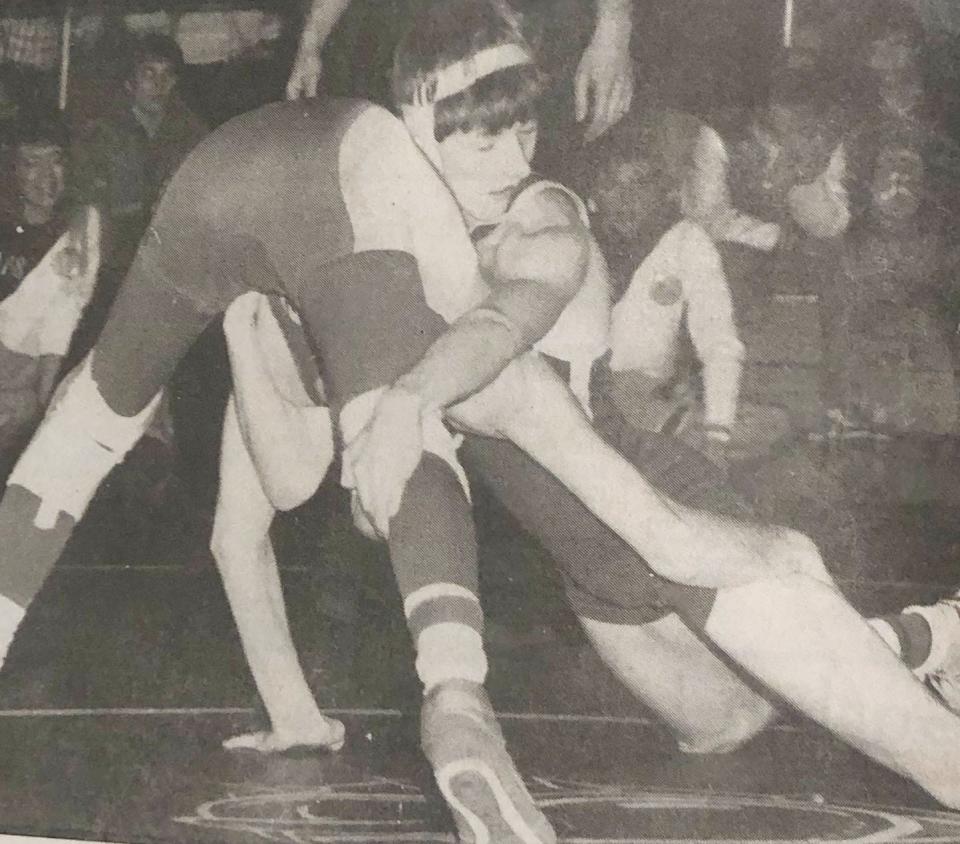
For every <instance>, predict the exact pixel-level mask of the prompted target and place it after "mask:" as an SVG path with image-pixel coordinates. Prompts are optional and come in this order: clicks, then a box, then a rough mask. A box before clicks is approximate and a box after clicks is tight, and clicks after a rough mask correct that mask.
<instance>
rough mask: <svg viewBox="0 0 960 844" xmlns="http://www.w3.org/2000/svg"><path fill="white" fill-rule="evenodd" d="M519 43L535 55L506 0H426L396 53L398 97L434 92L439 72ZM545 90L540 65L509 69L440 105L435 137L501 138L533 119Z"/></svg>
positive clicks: (410, 100) (403, 101) (402, 101)
mask: <svg viewBox="0 0 960 844" xmlns="http://www.w3.org/2000/svg"><path fill="white" fill-rule="evenodd" d="M501 44H516V45H517V46H519V47H521V48H523V49H526V50H527V51H528V52H529V53H530V55H531V57H534V56H535V52H534V50H533V48H532V46H531V45H530V44H529V43H528V41H527V39H526V38H525V37H524V35H523V33H522V31H521V19H520V17H519V15H518V14H516V13H515V12H513V11H512V10H511V9H510V8H509V7H508V6H507V5H506V3H504V2H502V0H427V1H426V2H424V3H423V4H422V6H421V8H420V10H419V13H418V14H416V15H415V16H414V19H413V20H412V22H411V24H410V27H409V29H408V30H407V32H406V34H405V35H404V37H403V38H402V39H401V41H400V44H399V45H398V47H397V50H396V52H395V54H394V63H393V78H392V82H393V96H394V100H395V101H396V103H397V104H398V105H403V104H408V103H413V102H415V101H416V100H417V97H418V95H419V94H420V93H421V92H424V91H426V92H427V93H428V94H429V93H430V91H431V86H435V84H436V74H437V72H438V71H439V70H441V69H442V68H444V67H447V66H449V65H451V64H454V63H455V62H458V61H462V60H464V59H469V58H470V57H471V56H474V55H476V54H477V53H479V52H480V51H481V50H484V49H486V48H488V47H495V46H499V45H501ZM545 87H546V78H545V76H544V74H543V73H542V72H541V71H540V69H539V68H538V67H537V65H536V63H535V62H532V63H531V64H526V65H517V66H514V67H508V68H504V69H503V70H498V71H495V72H494V73H491V74H489V75H488V76H484V77H482V78H481V79H479V80H477V82H475V83H474V84H473V85H471V86H470V87H469V88H467V89H466V90H465V91H461V92H459V93H457V94H453V95H452V96H449V97H444V98H443V99H442V100H438V101H437V102H436V104H435V115H436V122H435V127H434V136H435V137H436V139H437V140H438V141H442V140H443V139H444V138H446V137H448V136H449V135H451V134H453V133H454V132H457V131H461V132H468V131H471V130H473V129H480V130H482V131H485V132H490V133H496V132H499V131H500V130H502V129H504V128H506V127H508V126H512V125H513V124H514V123H520V122H524V121H527V120H531V119H533V118H535V117H536V116H537V106H538V103H539V100H540V97H541V96H542V94H543V91H544V89H545Z"/></svg>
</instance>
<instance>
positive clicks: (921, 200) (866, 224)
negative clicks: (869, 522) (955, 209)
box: [835, 126, 960, 434]
mask: <svg viewBox="0 0 960 844" xmlns="http://www.w3.org/2000/svg"><path fill="white" fill-rule="evenodd" d="M901 128H902V133H901V134H898V133H896V132H893V131H891V132H888V133H887V134H886V135H885V136H884V137H883V138H882V139H880V140H878V142H877V143H876V144H875V145H874V146H873V147H872V149H869V150H867V151H865V152H864V155H865V156H867V157H868V158H869V162H868V164H869V166H867V167H866V169H867V184H866V185H865V190H864V193H865V197H866V198H865V204H866V207H865V208H864V210H863V213H862V217H861V219H860V220H859V221H858V225H857V226H856V227H855V228H854V230H853V231H852V233H851V237H850V239H849V242H848V243H847V244H846V247H845V249H844V253H843V260H842V263H841V267H842V273H841V276H840V279H839V282H838V294H839V295H838V296H836V297H835V301H837V302H838V305H837V306H836V310H837V311H838V312H839V315H840V331H839V332H838V337H839V346H838V351H839V352H841V353H842V354H841V356H840V358H839V363H840V375H841V378H840V381H841V386H842V388H843V399H844V402H845V403H844V406H843V410H844V413H845V414H846V415H847V416H848V417H850V418H853V419H858V420H861V421H862V423H863V424H865V425H867V426H880V427H883V428H887V429H892V430H894V431H918V432H923V433H940V434H942V433H952V432H955V431H956V423H957V397H956V388H955V383H954V372H953V368H954V367H953V360H952V357H951V352H950V345H949V344H950V342H951V340H952V339H953V336H954V335H955V329H956V320H957V308H956V302H957V300H958V291H960V283H958V280H957V273H958V270H960V250H958V248H957V246H956V244H955V241H954V240H953V239H952V238H951V237H950V236H949V234H948V233H947V231H946V230H945V224H946V222H947V220H946V215H945V213H944V209H943V208H942V207H940V205H939V204H938V203H937V202H936V195H937V194H936V192H935V191H933V190H931V189H930V188H929V183H930V181H931V175H932V174H931V172H930V167H929V166H928V164H927V162H926V161H925V157H924V155H923V150H922V146H920V145H918V144H917V137H916V135H915V133H914V132H912V131H910V127H909V126H903V127H901Z"/></svg>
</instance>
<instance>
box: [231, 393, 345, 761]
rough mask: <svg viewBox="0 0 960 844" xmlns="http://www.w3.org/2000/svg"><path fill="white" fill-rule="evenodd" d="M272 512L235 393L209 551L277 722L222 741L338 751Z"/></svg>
mask: <svg viewBox="0 0 960 844" xmlns="http://www.w3.org/2000/svg"><path fill="white" fill-rule="evenodd" d="M275 513H276V510H275V509H274V507H273V505H272V504H271V503H270V501H269V499H268V498H267V496H266V493H265V492H264V490H263V487H262V486H261V484H260V481H259V478H258V476H257V471H256V468H255V467H254V465H253V461H252V459H251V457H250V454H249V452H248V451H247V448H246V445H245V443H244V440H243V437H242V436H241V433H240V426H239V424H238V421H237V412H236V406H235V404H234V401H233V399H232V398H231V400H230V402H229V403H228V405H227V411H226V414H225V417H224V430H223V449H222V453H221V457H220V494H219V497H218V499H217V514H216V520H215V523H214V528H213V542H212V550H213V555H214V558H215V559H216V561H217V567H218V568H219V570H220V574H221V576H222V578H223V584H224V588H225V589H226V593H227V598H228V600H229V601H230V607H231V609H232V611H233V615H234V619H235V620H236V623H237V629H238V630H239V632H240V640H241V642H242V643H243V649H244V653H245V654H246V657H247V661H248V663H249V665H250V670H251V672H252V673H253V678H254V681H255V682H256V684H257V689H258V691H259V692H260V696H261V698H262V699H263V703H264V705H265V706H266V709H267V713H268V714H269V716H270V721H271V724H272V729H271V731H270V732H258V733H252V734H247V735H241V736H236V737H234V738H232V739H228V740H227V741H226V742H224V746H226V747H229V748H251V749H254V750H260V751H264V752H270V751H280V750H285V749H287V748H289V747H292V746H294V745H311V746H317V747H328V748H330V749H332V750H339V749H340V747H342V746H343V739H344V729H343V725H342V724H341V723H340V722H339V721H334V720H331V719H329V718H326V717H325V716H324V715H323V714H322V713H321V712H320V710H319V709H318V707H317V703H316V701H315V700H314V697H313V693H312V692H311V691H310V687H309V686H308V685H307V682H306V679H305V677H304V674H303V669H302V667H301V666H300V662H299V660H298V659H297V653H296V648H295V647H294V644H293V640H292V638H291V636H290V627H289V624H288V621H287V614H286V608H285V605H284V600H283V590H282V587H281V584H280V576H279V573H278V571H277V561H276V558H275V557H274V554H273V546H272V544H271V542H270V525H271V523H272V521H273V517H274V514H275Z"/></svg>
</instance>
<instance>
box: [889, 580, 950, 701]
mask: <svg viewBox="0 0 960 844" xmlns="http://www.w3.org/2000/svg"><path fill="white" fill-rule="evenodd" d="M903 613H904V615H906V614H908V613H914V614H916V615H919V616H922V617H923V618H924V620H925V621H926V622H927V624H928V625H929V627H930V655H929V656H928V657H927V659H926V660H925V661H924V663H923V665H920V666H918V667H917V668H914V669H913V673H914V674H915V675H916V676H917V677H919V678H920V679H921V680H925V681H926V682H927V683H928V684H929V685H930V687H931V688H932V689H933V690H934V691H935V692H936V693H937V694H938V695H939V696H940V698H941V699H942V700H943V702H944V703H945V704H946V706H947V707H948V708H949V709H951V710H952V711H953V712H956V713H957V714H958V715H960V592H957V593H955V594H953V595H949V596H947V597H946V598H941V599H940V600H939V601H937V603H935V604H931V605H929V606H925V607H922V606H915V607H907V608H906V609H904V610H903Z"/></svg>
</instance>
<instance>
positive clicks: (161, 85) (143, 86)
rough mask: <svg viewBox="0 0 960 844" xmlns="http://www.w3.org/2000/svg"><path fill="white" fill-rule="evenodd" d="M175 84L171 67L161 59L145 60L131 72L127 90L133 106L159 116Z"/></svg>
mask: <svg viewBox="0 0 960 844" xmlns="http://www.w3.org/2000/svg"><path fill="white" fill-rule="evenodd" d="M176 84H177V76H176V72H175V71H174V69H173V65H171V64H170V62H168V61H164V60H163V59H147V60H146V61H142V62H140V63H139V64H138V65H137V66H136V68H135V69H134V71H133V79H131V80H130V81H129V82H128V83H127V89H128V90H129V91H130V94H131V96H132V97H133V104H134V105H135V106H136V107H137V108H138V109H140V110H141V111H143V112H146V113H147V114H159V113H160V112H162V111H163V109H164V108H165V107H166V105H167V98H168V97H169V96H170V92H171V91H173V88H174V86H175V85H176Z"/></svg>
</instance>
